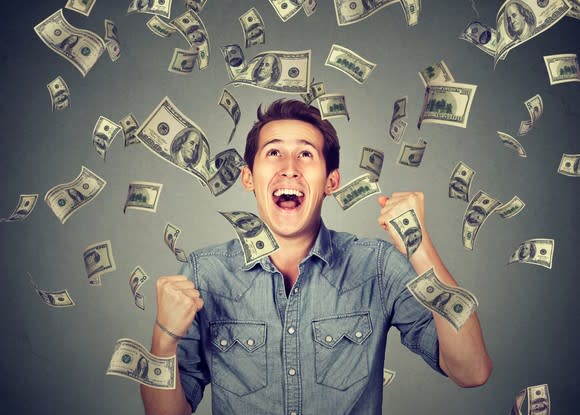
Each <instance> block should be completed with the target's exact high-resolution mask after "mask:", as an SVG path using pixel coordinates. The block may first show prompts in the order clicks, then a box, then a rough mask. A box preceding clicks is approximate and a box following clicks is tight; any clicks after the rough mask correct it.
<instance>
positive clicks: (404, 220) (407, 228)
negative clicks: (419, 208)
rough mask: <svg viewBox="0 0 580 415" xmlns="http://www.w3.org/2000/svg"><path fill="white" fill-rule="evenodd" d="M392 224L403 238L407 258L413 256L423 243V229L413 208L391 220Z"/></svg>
mask: <svg viewBox="0 0 580 415" xmlns="http://www.w3.org/2000/svg"><path fill="white" fill-rule="evenodd" d="M389 223H390V224H391V226H392V227H393V228H395V230H396V231H397V234H399V236H400V237H401V240H402V241H403V243H404V244H405V248H407V258H411V255H413V254H414V253H415V251H416V250H417V249H418V248H419V245H421V241H422V240H423V231H422V230H421V224H420V223H419V219H418V218H417V215H416V214H415V211H414V210H413V209H409V210H408V211H406V212H404V213H402V214H400V215H399V216H397V217H396V218H394V219H392V220H390V221H389Z"/></svg>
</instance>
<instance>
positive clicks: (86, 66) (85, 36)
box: [34, 9, 105, 76]
mask: <svg viewBox="0 0 580 415" xmlns="http://www.w3.org/2000/svg"><path fill="white" fill-rule="evenodd" d="M34 31H35V32H36V34H37V35H38V37H40V39H41V40H42V41H43V42H44V44H45V45H46V46H48V47H49V48H50V49H51V50H52V51H53V52H55V53H57V54H58V55H60V56H62V57H63V58H65V59H66V60H67V61H69V62H70V63H72V64H73V65H74V67H75V68H77V69H78V70H79V71H80V72H81V73H82V74H83V76H86V74H87V73H88V72H89V71H90V70H91V68H92V67H93V66H94V65H95V63H97V60H98V59H99V57H100V56H101V55H102V53H103V52H104V50H105V43H104V42H103V39H101V38H100V37H99V35H97V34H96V33H93V32H91V31H89V30H83V29H79V28H76V27H74V26H73V25H71V24H70V23H69V22H67V20H66V19H65V18H64V15H63V14H62V9H59V10H57V11H56V12H54V13H53V14H52V15H50V16H48V17H47V18H46V19H44V20H43V21H42V22H40V23H39V24H37V25H36V26H34Z"/></svg>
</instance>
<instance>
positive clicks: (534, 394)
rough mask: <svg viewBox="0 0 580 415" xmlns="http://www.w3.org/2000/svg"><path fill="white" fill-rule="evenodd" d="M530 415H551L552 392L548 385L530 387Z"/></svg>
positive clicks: (528, 388) (528, 390)
mask: <svg viewBox="0 0 580 415" xmlns="http://www.w3.org/2000/svg"><path fill="white" fill-rule="evenodd" d="M526 390H527V392H528V415H550V407H551V400H550V390H549V389H548V385H547V384H543V385H535V386H528V387H527V388H526Z"/></svg>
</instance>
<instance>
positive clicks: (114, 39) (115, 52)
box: [105, 19, 121, 62]
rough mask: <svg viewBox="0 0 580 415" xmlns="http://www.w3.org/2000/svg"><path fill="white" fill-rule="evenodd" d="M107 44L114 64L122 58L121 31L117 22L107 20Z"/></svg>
mask: <svg viewBox="0 0 580 415" xmlns="http://www.w3.org/2000/svg"><path fill="white" fill-rule="evenodd" d="M105 44H106V45H107V52H108V53H109V57H110V58H111V60H112V61H113V62H115V61H117V59H119V57H120V56H121V44H120V42H119V29H118V28H117V25H116V24H115V22H113V21H112V20H109V19H105Z"/></svg>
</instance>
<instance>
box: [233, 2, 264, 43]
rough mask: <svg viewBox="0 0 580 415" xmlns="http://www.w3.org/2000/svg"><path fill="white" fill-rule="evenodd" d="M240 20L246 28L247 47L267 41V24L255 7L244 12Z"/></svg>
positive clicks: (245, 39) (243, 27)
mask: <svg viewBox="0 0 580 415" xmlns="http://www.w3.org/2000/svg"><path fill="white" fill-rule="evenodd" d="M238 20H239V21H240V24H241V25H242V29H243V30H244V41H245V42H246V48H249V47H251V46H256V45H263V44H264V43H266V26H265V25H264V20H262V16H260V13H258V10H256V8H255V7H252V8H251V9H250V10H248V11H247V12H245V13H244V14H242V15H241V16H240V17H239V18H238Z"/></svg>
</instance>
